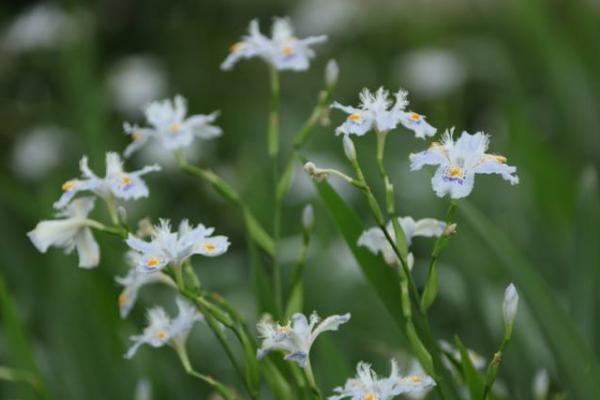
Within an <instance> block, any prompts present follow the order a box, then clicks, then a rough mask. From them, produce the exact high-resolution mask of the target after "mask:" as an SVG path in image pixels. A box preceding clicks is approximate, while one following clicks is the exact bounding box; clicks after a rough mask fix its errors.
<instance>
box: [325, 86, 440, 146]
mask: <svg viewBox="0 0 600 400" xmlns="http://www.w3.org/2000/svg"><path fill="white" fill-rule="evenodd" d="M407 96H408V93H407V92H406V91H404V90H399V91H398V92H396V94H395V101H393V100H392V99H391V98H390V93H389V92H388V91H387V90H385V89H384V88H383V87H380V88H379V89H377V91H376V92H375V93H371V92H370V91H369V89H363V90H362V92H360V95H359V98H360V104H359V106H358V107H352V106H344V105H342V104H340V103H338V102H335V103H333V104H332V105H331V107H333V108H338V109H340V110H342V111H344V112H345V113H346V114H348V118H346V121H344V123H343V124H342V125H340V126H339V127H338V128H337V129H336V130H335V132H336V134H338V135H339V134H344V135H358V136H362V135H364V134H366V133H367V132H369V131H371V130H375V131H376V132H389V131H391V130H393V129H396V127H397V126H398V124H402V125H403V126H404V127H405V128H407V129H410V130H412V131H413V132H414V133H415V136H416V137H418V138H421V139H425V138H426V137H428V136H433V135H435V133H436V132H437V130H436V129H435V128H434V127H432V126H431V125H429V124H428V123H427V121H426V120H425V116H423V115H421V114H418V113H416V112H414V111H406V107H407V106H408V100H407V99H406V97H407Z"/></svg>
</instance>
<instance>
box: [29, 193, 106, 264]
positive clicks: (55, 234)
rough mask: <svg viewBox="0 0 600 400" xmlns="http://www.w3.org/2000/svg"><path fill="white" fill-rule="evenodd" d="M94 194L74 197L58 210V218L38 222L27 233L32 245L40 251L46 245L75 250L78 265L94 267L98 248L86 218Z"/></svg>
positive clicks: (90, 222) (92, 206) (70, 250)
mask: <svg viewBox="0 0 600 400" xmlns="http://www.w3.org/2000/svg"><path fill="white" fill-rule="evenodd" d="M94 202H95V198H94V197H81V198H78V199H75V200H73V201H72V202H71V204H69V205H68V206H66V207H65V208H64V209H62V210H61V211H59V212H58V214H57V216H58V217H62V218H61V219H56V220H50V221H41V222H39V223H38V224H37V225H36V227H35V228H34V229H33V230H32V231H30V232H28V233H27V236H28V237H29V239H30V240H31V242H32V243H33V245H34V246H35V247H36V248H37V249H38V250H39V251H40V252H42V253H45V252H46V251H47V250H48V248H49V247H51V246H53V247H58V248H62V249H64V250H65V252H66V253H70V252H72V251H73V250H77V254H78V255H79V266H80V267H82V268H93V267H96V266H97V265H98V263H99V262H100V248H99V246H98V243H96V240H95V239H94V236H93V234H92V230H91V229H90V225H92V224H93V222H92V221H90V220H88V218H87V216H88V214H89V213H90V212H91V211H92V210H93V209H94Z"/></svg>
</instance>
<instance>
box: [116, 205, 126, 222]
mask: <svg viewBox="0 0 600 400" xmlns="http://www.w3.org/2000/svg"><path fill="white" fill-rule="evenodd" d="M117 215H118V216H119V220H120V221H122V222H125V221H127V210H126V209H125V207H123V206H119V207H117Z"/></svg>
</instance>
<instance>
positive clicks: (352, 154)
mask: <svg viewBox="0 0 600 400" xmlns="http://www.w3.org/2000/svg"><path fill="white" fill-rule="evenodd" d="M344 153H345V154H346V158H348V160H350V162H354V161H356V148H355V147H354V143H353V142H352V139H350V136H349V135H344Z"/></svg>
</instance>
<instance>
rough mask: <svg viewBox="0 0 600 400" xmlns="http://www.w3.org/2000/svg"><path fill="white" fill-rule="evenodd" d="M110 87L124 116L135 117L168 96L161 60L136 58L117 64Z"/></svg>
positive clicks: (145, 57)
mask: <svg viewBox="0 0 600 400" xmlns="http://www.w3.org/2000/svg"><path fill="white" fill-rule="evenodd" d="M107 84H108V89H109V90H110V93H111V95H112V97H113V98H114V104H115V106H116V107H117V108H118V109H119V110H120V111H122V112H124V113H128V114H134V113H137V112H138V111H139V109H140V108H141V107H144V106H145V105H146V104H148V103H149V102H151V101H152V100H154V99H157V98H160V97H162V96H163V95H164V94H165V90H166V88H167V79H166V77H165V72H164V70H163V67H162V65H161V64H160V62H159V61H158V60H156V59H154V58H153V57H151V56H147V55H134V56H128V57H125V58H122V59H120V60H118V61H117V63H116V64H115V65H114V66H113V67H112V68H111V71H110V75H109V78H108V82H107Z"/></svg>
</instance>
